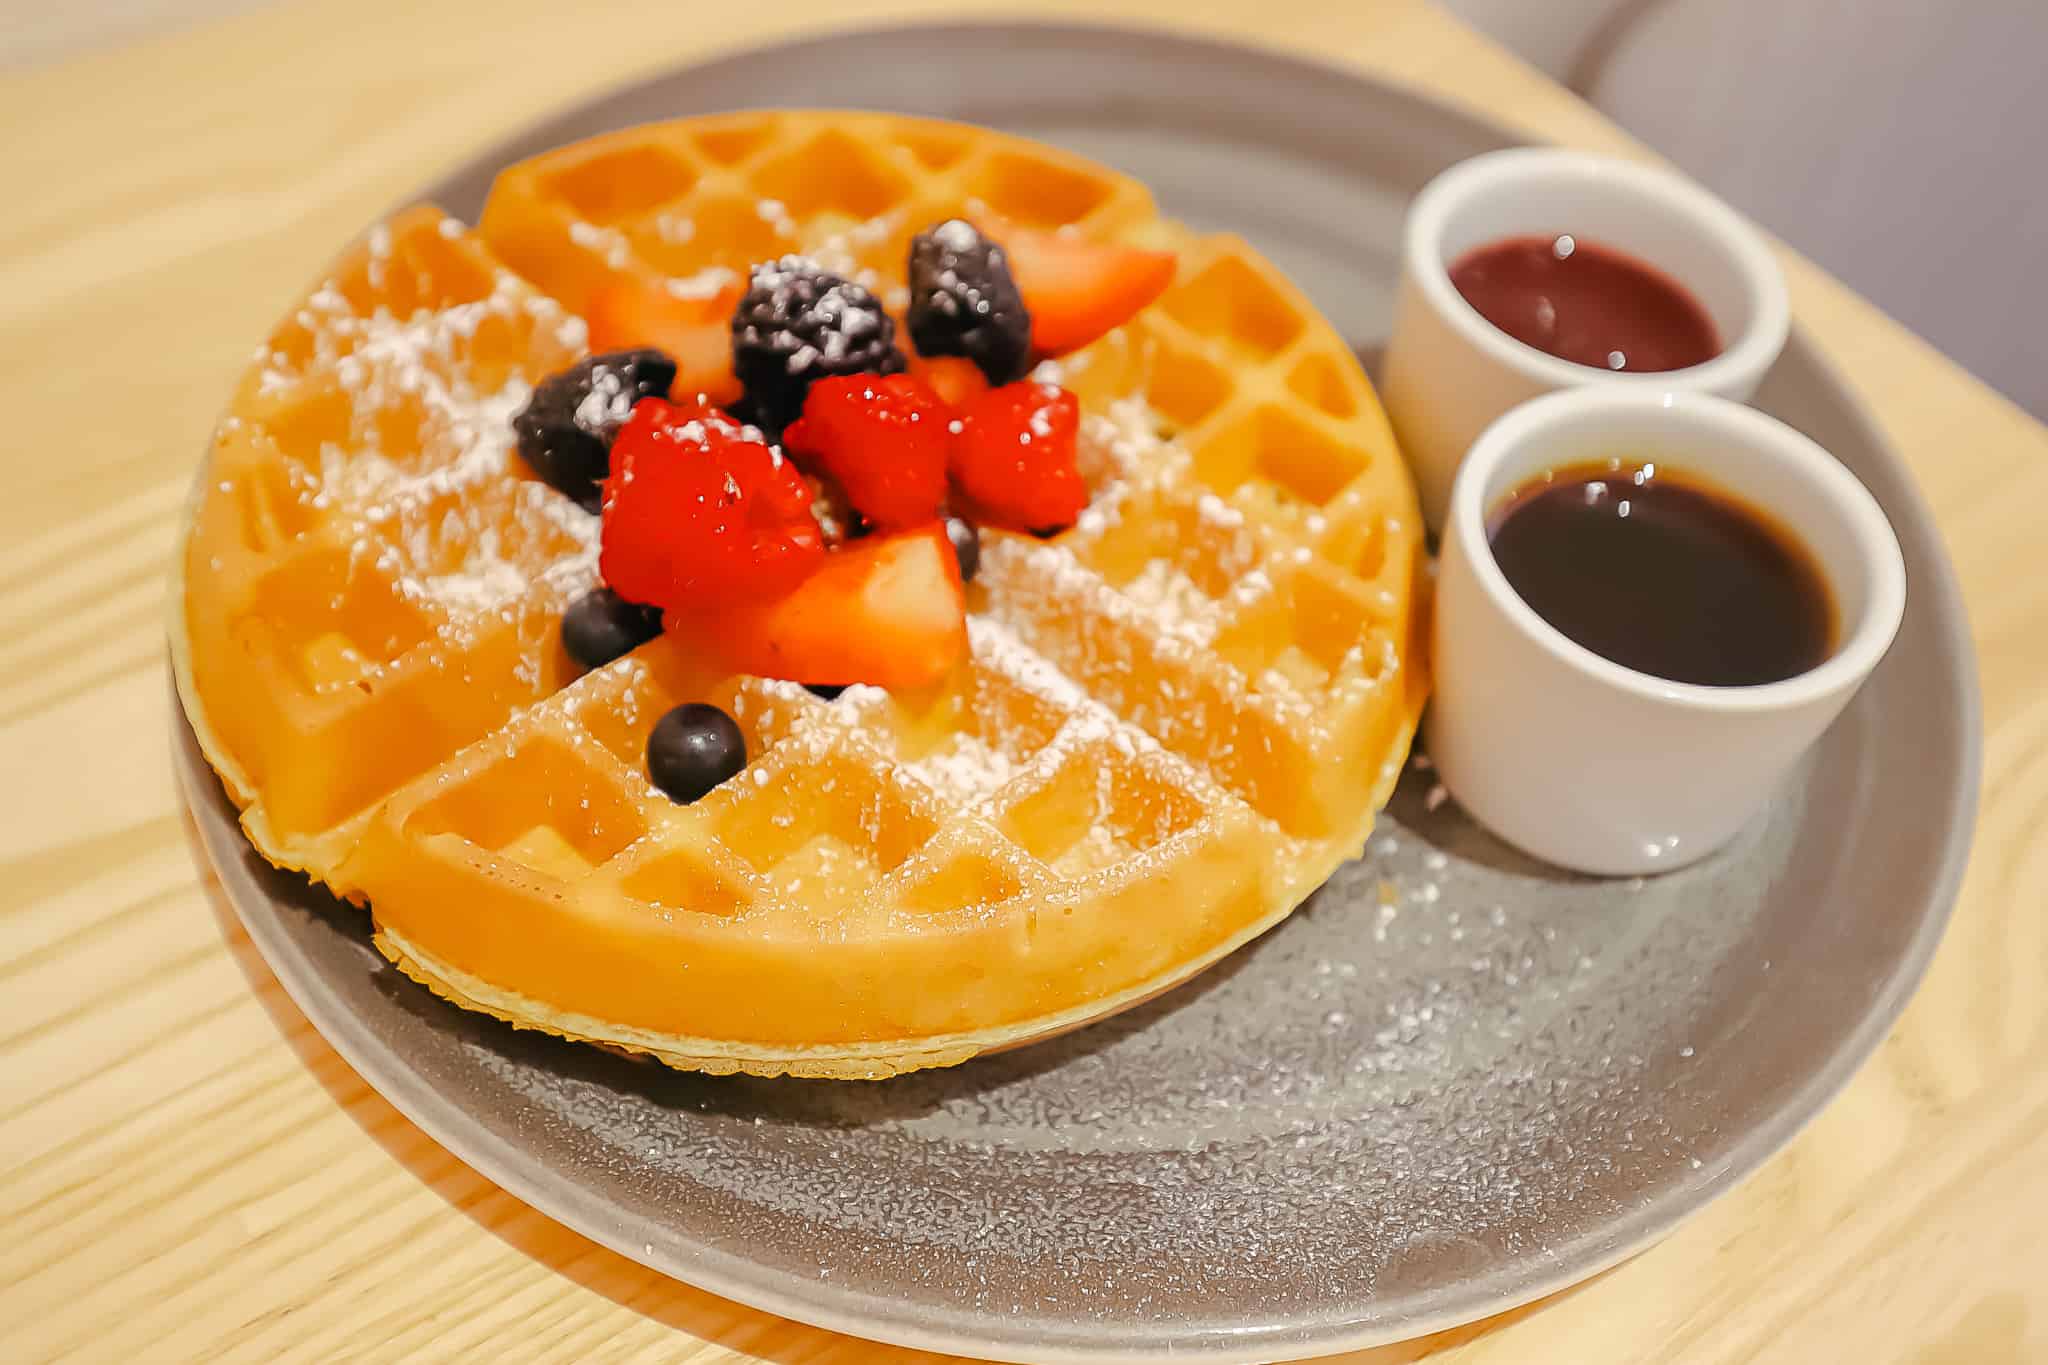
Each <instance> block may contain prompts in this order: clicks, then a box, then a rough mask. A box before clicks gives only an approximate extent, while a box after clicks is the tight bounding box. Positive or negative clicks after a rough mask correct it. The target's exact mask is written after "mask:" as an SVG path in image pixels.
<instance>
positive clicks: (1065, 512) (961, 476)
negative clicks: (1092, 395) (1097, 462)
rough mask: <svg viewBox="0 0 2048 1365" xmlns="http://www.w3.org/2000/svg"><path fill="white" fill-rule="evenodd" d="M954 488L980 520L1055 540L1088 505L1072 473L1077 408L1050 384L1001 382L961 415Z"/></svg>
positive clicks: (1074, 470) (1077, 473)
mask: <svg viewBox="0 0 2048 1365" xmlns="http://www.w3.org/2000/svg"><path fill="white" fill-rule="evenodd" d="M959 421H960V433H959V435H958V436H957V437H955V438H954V441H953V462H952V474H953V484H954V486H955V487H956V488H958V489H959V490H960V492H961V493H962V494H963V495H964V496H965V497H966V498H967V500H968V501H969V502H971V503H972V504H973V506H974V510H975V511H977V512H978V513H980V520H982V521H985V522H990V523H993V524H994V525H997V526H1003V527H1007V528H1009V529H1010V530H1013V531H1028V532H1030V533H1031V534H1033V535H1037V536H1049V535H1054V534H1056V533H1058V532H1060V531H1064V530H1065V529H1066V528H1067V527H1069V526H1071V525H1073V524H1074V519H1075V518H1076V517H1078V516H1080V515H1081V509H1082V508H1083V507H1086V506H1087V505H1088V485H1087V484H1086V483H1084V482H1083V481H1082V479H1081V472H1080V470H1079V469H1078V468H1077V467H1076V463H1075V458H1076V455H1077V453H1078V433H1079V430H1080V422H1081V412H1080V405H1079V404H1078V403H1076V402H1075V401H1074V395H1073V394H1071V393H1068V392H1067V391H1066V390H1065V389H1062V388H1060V387H1058V386H1057V385H1053V384H1035V383H1031V382H1029V381H1027V382H1025V383H1021V384H1006V385H1004V386H1003V387H1002V388H1000V389H990V390H989V391H988V392H987V393H985V394H983V395H981V396H980V397H979V398H977V399H975V400H974V401H973V402H971V403H969V404H968V405H967V406H966V407H964V408H962V409H961V410H960V419H959Z"/></svg>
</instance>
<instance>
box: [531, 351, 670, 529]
mask: <svg viewBox="0 0 2048 1365" xmlns="http://www.w3.org/2000/svg"><path fill="white" fill-rule="evenodd" d="M675 377H676V363H675V361H673V360H671V359H669V357H668V356H666V355H663V354H662V353H661V352H660V351H613V352H610V353H608V354H605V355H594V356H590V357H588V358H587V359H584V360H579V361H577V362H576V363H575V364H574V365H571V366H570V367H569V368H568V369H566V370H563V371H561V372H560V373H559V374H551V375H549V376H548V377H547V378H546V379H543V380H541V381H540V383H539V384H537V385H535V386H534V390H533V396H532V397H530V398H528V399H527V400H526V406H525V407H523V408H521V409H520V410H519V413H518V415H517V416H515V417H514V418H513V419H512V431H513V434H514V435H516V436H517V437H518V438H519V453H520V455H521V456H523V457H524V458H525V460H526V462H527V464H529V465H531V466H533V472H534V473H536V474H538V475H540V476H541V478H543V479H545V480H546V481H547V482H548V483H550V484H552V485H553V486H555V487H556V488H559V489H561V490H562V491H563V492H564V493H567V494H568V495H569V496H570V497H572V498H574V499H576V501H578V502H580V503H582V504H583V505H584V506H586V507H588V508H590V509H591V510H593V511H595V510H596V508H597V485H598V484H599V482H600V481H602V480H603V478H604V476H605V474H606V472H607V470H608V469H609V467H610V461H611V448H612V438H613V437H614V436H615V435H617V433H618V430H619V428H620V427H621V426H622V425H624V423H625V421H626V418H627V416H628V415H629V414H630V413H631V412H632V411H633V405H634V404H635V403H637V402H639V401H640V400H641V399H642V398H648V397H653V396H657V395H660V396H666V395H667V393H668V389H669V385H670V384H672V383H674V382H675Z"/></svg>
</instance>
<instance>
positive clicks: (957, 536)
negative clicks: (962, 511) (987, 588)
mask: <svg viewBox="0 0 2048 1365" xmlns="http://www.w3.org/2000/svg"><path fill="white" fill-rule="evenodd" d="M946 539H948V540H950V541H952V542H953V557H954V558H955V559H957V560H959V561H960V581H961V582H962V583H972V582H973V581H974V571H975V570H976V569H979V568H980V567H981V532H979V531H977V530H975V529H974V523H973V522H971V521H964V520H962V519H961V518H959V517H947V518H946Z"/></svg>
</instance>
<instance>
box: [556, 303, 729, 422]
mask: <svg viewBox="0 0 2048 1365" xmlns="http://www.w3.org/2000/svg"><path fill="white" fill-rule="evenodd" d="M738 297H739V292H738V287H737V286H735V287H734V288H733V289H732V290H730V291H728V292H726V293H723V294H720V295H719V296H717V297H716V298H711V299H679V298H676V297H674V296H673V295H671V294H669V293H667V292H666V291H664V290H659V289H655V288H652V287H650V286H648V285H646V284H643V283H640V282H638V281H635V280H631V279H627V278H625V277H623V276H621V277H619V278H617V279H614V280H612V281H611V282H610V283H608V284H604V285H600V286H599V287H598V289H597V290H596V291H595V292H594V293H592V294H591V296H590V303H589V306H588V309H587V314H586V316H585V318H584V321H585V322H586V323H588V324H589V326H590V349H591V351H592V352H594V353H602V352H605V351H618V350H627V349H631V348H634V347H640V346H653V347H657V348H659V349H661V350H663V351H666V352H667V353H668V354H669V356H670V357H671V358H673V359H674V360H675V362H676V382H675V386H674V388H673V389H671V390H670V391H671V392H673V393H678V394H682V395H685V396H686V397H687V396H691V395H695V394H700V393H701V394H703V395H705V397H706V398H707V399H708V400H709V401H711V402H713V403H730V402H732V401H734V400H735V399H737V398H738V397H739V396H740V385H739V380H737V379H736V378H734V377H733V372H732V324H731V317H732V309H733V304H734V302H735V301H736V300H737V299H738Z"/></svg>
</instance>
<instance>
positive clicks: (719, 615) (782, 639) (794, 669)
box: [668, 522, 967, 688]
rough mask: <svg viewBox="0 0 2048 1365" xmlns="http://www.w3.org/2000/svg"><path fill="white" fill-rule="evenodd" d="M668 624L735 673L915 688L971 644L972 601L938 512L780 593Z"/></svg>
mask: <svg viewBox="0 0 2048 1365" xmlns="http://www.w3.org/2000/svg"><path fill="white" fill-rule="evenodd" d="M668 628H669V630H670V631H671V632H672V633H674V634H677V635H679V636H681V637H683V639H684V640H686V641H687V642H688V643H689V645H690V647H691V648H692V649H693V650H695V651H697V652H699V653H701V654H704V655H706V656H708V657H710V658H715V659H718V660H720V661H722V662H723V663H724V664H725V666H726V667H728V668H731V669H732V670H733V671H734V672H738V673H754V674H758V675H760V676H762V677H767V678H788V679H790V680H791V681H794V682H806V683H812V684H816V685H819V686H841V685H845V684H850V683H873V684H874V685H875V686H877V687H897V688H918V687H927V686H929V685H931V684H932V683H935V682H937V681H938V680H939V679H941V678H943V677H944V676H945V675H946V673H947V671H948V670H949V669H951V668H952V667H953V665H954V663H955V662H956V661H958V659H959V658H960V656H961V654H962V653H963V652H964V651H965V650H966V647H967V608H966V599H965V596H964V595H963V593H962V591H961V587H960V567H959V563H958V561H957V559H956V558H955V556H954V554H953V546H952V544H951V542H949V541H948V540H947V539H946V532H945V528H944V527H943V526H941V525H940V524H939V523H937V522H932V523H930V524H929V525H925V526H921V527H919V528H917V529H916V530H913V531H901V532H898V533H896V534H895V535H878V536H869V537H868V538H866V539H865V540H856V541H852V542H850V543H849V544H848V545H847V546H846V548H845V549H842V550H838V551H835V552H834V553H832V554H831V555H828V556H827V557H826V559H825V562H824V566H823V567H822V568H820V569H819V570H818V571H817V572H816V573H814V574H812V575H811V576H810V577H809V578H806V579H804V580H803V582H801V583H799V584H797V585H796V586H795V587H794V588H792V589H790V590H789V591H788V592H786V593H784V594H783V595H781V596H780V597H775V598H771V599H768V600H766V601H756V602H735V603H731V604H730V605H721V606H717V607H713V608H711V609H710V610H707V611H691V612H687V613H675V614H671V615H670V616H669V618H668Z"/></svg>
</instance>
